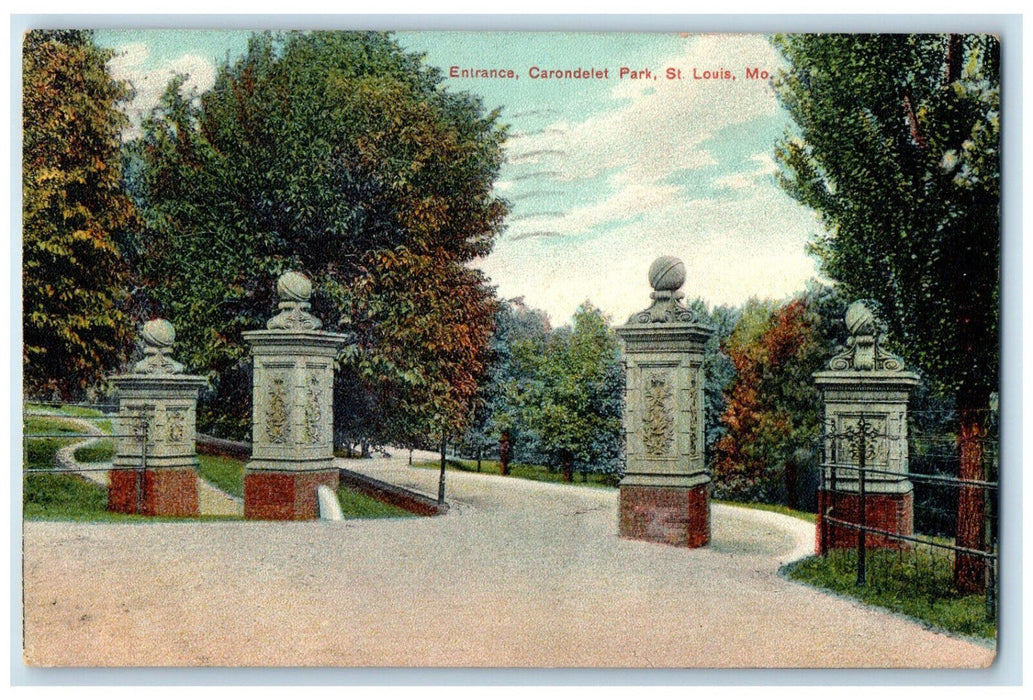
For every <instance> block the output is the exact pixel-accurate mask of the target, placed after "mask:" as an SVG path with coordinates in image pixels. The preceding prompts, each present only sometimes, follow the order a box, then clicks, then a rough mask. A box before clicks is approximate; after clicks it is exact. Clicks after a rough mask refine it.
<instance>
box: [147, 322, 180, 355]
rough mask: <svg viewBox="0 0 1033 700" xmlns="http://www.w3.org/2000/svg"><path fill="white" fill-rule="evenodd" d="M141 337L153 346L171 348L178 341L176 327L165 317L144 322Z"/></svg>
mask: <svg viewBox="0 0 1033 700" xmlns="http://www.w3.org/2000/svg"><path fill="white" fill-rule="evenodd" d="M140 337H141V338H142V339H143V342H145V343H147V345H150V346H151V347H155V348H171V347H172V345H173V343H175V342H176V329H175V327H174V326H173V325H172V324H171V323H169V322H168V321H166V320H165V319H163V318H156V319H153V320H151V321H148V322H147V323H145V324H143V330H142V331H140Z"/></svg>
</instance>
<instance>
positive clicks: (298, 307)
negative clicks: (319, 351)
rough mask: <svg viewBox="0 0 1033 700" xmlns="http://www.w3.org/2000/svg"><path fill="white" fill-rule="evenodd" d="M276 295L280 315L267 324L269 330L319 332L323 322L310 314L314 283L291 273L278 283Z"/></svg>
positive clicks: (281, 276) (283, 276)
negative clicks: (278, 301)
mask: <svg viewBox="0 0 1033 700" xmlns="http://www.w3.org/2000/svg"><path fill="white" fill-rule="evenodd" d="M276 295H277V296H278V297H279V298H280V306H279V308H280V313H278V314H276V315H275V316H273V317H272V318H271V319H269V320H268V321H267V322H266V324H265V325H266V328H268V329H269V330H271V331H273V330H286V331H318V330H319V329H320V328H322V327H323V322H322V321H320V320H319V319H318V318H316V317H315V316H313V315H312V314H310V313H309V312H308V310H309V309H310V308H312V305H311V304H310V303H309V298H310V297H311V296H312V282H310V281H309V279H308V278H307V277H305V275H302V274H300V273H298V272H294V271H290V272H285V273H284V274H282V275H280V278H279V279H278V280H277V281H276Z"/></svg>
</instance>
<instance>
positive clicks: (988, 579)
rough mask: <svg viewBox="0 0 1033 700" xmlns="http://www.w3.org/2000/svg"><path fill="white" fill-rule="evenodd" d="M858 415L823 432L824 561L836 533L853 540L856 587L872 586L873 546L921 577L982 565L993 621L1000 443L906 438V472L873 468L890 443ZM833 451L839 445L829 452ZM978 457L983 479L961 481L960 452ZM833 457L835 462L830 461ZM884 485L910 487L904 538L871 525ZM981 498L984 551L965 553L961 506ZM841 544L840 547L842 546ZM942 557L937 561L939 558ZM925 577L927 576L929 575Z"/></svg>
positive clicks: (968, 548)
mask: <svg viewBox="0 0 1033 700" xmlns="http://www.w3.org/2000/svg"><path fill="white" fill-rule="evenodd" d="M869 419H870V416H866V415H865V414H861V415H860V416H859V418H858V420H857V422H856V424H854V425H851V426H849V427H846V428H843V427H840V428H838V429H837V428H836V426H833V425H826V426H825V432H824V435H823V443H824V446H825V448H826V451H825V459H823V460H822V468H821V470H820V489H821V490H822V491H823V492H825V493H826V494H827V497H826V499H825V501H824V503H823V504H822V512H821V513H820V514H819V515H820V519H819V523H820V527H821V528H823V531H822V532H821V533H819V536H820V538H821V541H822V542H823V543H824V544H825V547H824V551H823V554H827V553H828V551H829V550H830V549H833V548H842V547H841V546H840V547H837V546H836V545H837V541H836V533H834V529H835V528H839V529H840V530H848V531H851V532H854V533H856V539H855V545H854V546H855V547H856V551H857V585H858V586H865V585H867V583H868V576H869V570H868V554H869V551H868V550H869V549H870V548H871V546H872V544H873V543H876V544H877V545H878V546H880V548H889V549H892V550H895V552H896V556H897V557H898V562H899V563H900V564H901V565H902V566H903V565H904V564H905V560H907V564H908V565H909V566H910V565H913V566H914V567H916V572H915V573H916V576H917V577H920V576H921V573H922V572H921V571H920V570H919V569H920V568H921V567H922V566H929V567H935V566H945V567H951V568H952V569H954V568H955V567H956V565H957V564H958V558H959V557H963V558H967V559H968V560H969V561H975V562H977V563H978V567H977V568H981V569H982V570H983V576H984V577H985V578H984V580H983V585H984V588H985V596H986V612H987V617H988V619H994V618H995V617H996V614H997V600H998V590H997V587H998V570H999V552H998V503H997V501H998V481H997V480H996V476H997V474H998V467H999V464H998V459H999V458H998V442H997V440H996V437H995V436H994V435H992V434H987V433H984V434H981V435H979V436H976V437H974V438H969V440H977V441H978V443H979V444H978V445H976V446H975V450H972V449H971V448H972V447H973V446H972V445H971V444H968V445H963V444H962V441H959V440H958V439H957V438H956V437H954V436H951V435H942V434H941V435H934V436H930V435H920V436H916V437H909V438H908V442H907V449H908V455H909V461H908V468H907V470H906V471H903V472H901V471H893V470H890V469H885V468H880V467H879V466H874V465H872V464H871V462H872V461H873V458H875V456H876V446H879V445H881V446H883V448H882V449H883V450H885V449H886V448H885V445H886V444H887V443H888V441H890V440H893V439H899V440H903V439H904V438H903V437H899V438H893V437H891V436H890V435H889V434H888V432H887V431H885V430H879V429H877V427H876V425H875V424H874V423H873V422H872V421H870V420H869ZM829 445H834V447H832V449H828V446H829ZM963 447H966V448H968V449H969V451H970V453H971V452H974V453H975V454H978V455H980V456H981V458H982V460H983V469H982V473H983V474H985V475H986V478H984V479H963V478H960V477H959V476H958V466H959V464H960V460H961V458H962V456H961V452H962V448H963ZM830 456H831V458H830ZM887 479H891V480H893V479H905V480H906V481H907V482H910V487H911V489H912V491H911V492H910V493H911V509H912V510H911V512H910V522H911V527H909V528H902V529H907V530H910V532H901V531H895V530H891V529H887V528H885V527H877V526H875V525H873V524H872V523H871V522H870V517H869V515H870V512H871V506H872V502H873V495H875V496H878V495H879V494H873V493H872V490H871V485H872V483H873V481H874V482H876V483H878V482H879V481H881V482H882V483H885V482H886V480H887ZM966 492H967V494H968V495H970V496H971V495H972V494H973V493H975V494H977V496H976V498H977V499H978V500H981V502H982V514H983V523H982V536H981V538H979V539H981V540H982V541H981V544H980V546H977V547H973V546H962V545H959V544H958V542H957V534H956V533H957V524H958V523H957V516H958V504H959V499H960V498H961V497H962V494H963V493H966ZM840 543H841V540H840ZM937 553H939V554H937ZM927 573H928V572H927Z"/></svg>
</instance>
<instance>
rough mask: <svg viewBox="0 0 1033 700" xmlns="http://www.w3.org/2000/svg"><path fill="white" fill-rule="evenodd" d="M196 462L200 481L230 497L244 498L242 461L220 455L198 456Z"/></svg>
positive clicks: (243, 462)
mask: <svg viewBox="0 0 1033 700" xmlns="http://www.w3.org/2000/svg"><path fill="white" fill-rule="evenodd" d="M197 462H198V465H197V469H198V471H199V472H200V474H201V478H202V479H204V480H205V481H207V482H208V483H210V484H213V485H215V486H216V487H218V488H219V490H221V491H225V492H226V493H228V494H230V495H231V496H236V497H237V498H243V497H244V464H245V461H244V460H242V459H236V458H234V457H224V456H222V455H198V456H197Z"/></svg>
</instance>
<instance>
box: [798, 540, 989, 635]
mask: <svg viewBox="0 0 1033 700" xmlns="http://www.w3.org/2000/svg"><path fill="white" fill-rule="evenodd" d="M865 561H866V566H865V570H866V576H865V581H866V585H865V586H863V587H859V586H858V585H857V550H855V549H849V550H833V551H832V552H829V554H828V556H825V557H820V556H814V557H808V558H806V559H801V560H800V561H797V562H794V563H792V564H789V565H787V566H786V567H785V569H784V573H785V574H786V575H787V576H788V577H789V578H791V579H793V580H795V581H801V582H803V583H806V584H809V585H811V586H815V587H817V588H821V589H824V590H829V591H833V592H835V593H839V594H842V595H846V596H849V597H851V598H856V599H857V600H860V601H862V602H864V603H867V604H869V605H876V606H879V607H881V608H886V609H887V610H891V611H893V612H897V613H903V614H904V615H908V616H910V617H913V618H916V619H918V620H920V621H922V622H924V623H926V624H928V625H929V626H930V627H933V628H936V629H940V630H943V631H947V632H953V633H956V634H964V635H971V636H975V637H982V638H985V639H994V638H995V637H996V634H997V627H996V623H995V621H994V620H988V619H987V611H986V598H985V597H984V596H982V595H967V596H963V595H960V594H958V593H957V591H956V590H955V589H954V584H953V574H952V566H951V558H950V555H949V552H947V551H946V550H941V549H938V548H934V547H928V546H922V545H918V546H916V547H915V548H913V549H911V550H907V551H899V552H897V551H891V550H885V549H876V550H870V551H869V552H868V556H867V557H866V559H865Z"/></svg>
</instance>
